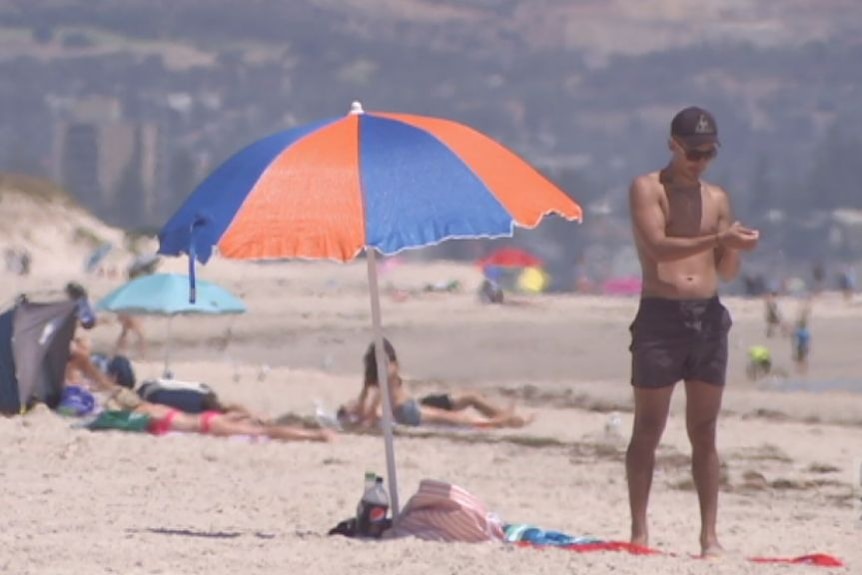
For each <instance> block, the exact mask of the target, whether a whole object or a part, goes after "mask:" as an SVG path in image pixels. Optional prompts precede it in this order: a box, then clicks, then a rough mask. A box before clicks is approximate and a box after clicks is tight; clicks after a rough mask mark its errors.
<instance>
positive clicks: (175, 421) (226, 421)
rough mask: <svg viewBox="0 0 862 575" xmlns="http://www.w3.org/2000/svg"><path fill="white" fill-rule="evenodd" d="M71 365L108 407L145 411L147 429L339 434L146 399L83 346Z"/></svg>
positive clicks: (323, 437) (300, 436) (306, 436)
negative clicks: (96, 362) (98, 363)
mask: <svg viewBox="0 0 862 575" xmlns="http://www.w3.org/2000/svg"><path fill="white" fill-rule="evenodd" d="M69 367H70V369H69V370H67V371H72V372H74V371H76V370H77V371H78V372H80V374H81V375H82V376H83V377H84V378H86V380H87V381H88V382H89V384H90V386H91V387H92V389H93V391H95V392H97V393H101V394H103V395H104V399H103V406H104V409H105V410H106V411H110V412H127V413H128V412H131V413H135V414H141V415H144V416H146V417H147V421H148V425H147V431H149V432H151V433H153V434H156V435H161V434H164V433H168V432H170V431H182V432H187V433H202V434H209V435H216V436H222V437H226V436H235V435H242V436H250V437H267V438H270V439H278V440H282V441H301V440H306V441H331V440H332V439H334V438H335V433H334V432H333V431H331V430H329V429H306V428H303V427H296V426H290V425H280V424H274V423H264V422H260V421H257V420H254V419H252V418H249V417H248V415H247V414H246V413H243V412H235V411H228V412H221V411H216V410H207V411H203V412H202V413H187V412H185V411H182V410H180V409H177V408H175V407H171V406H167V405H161V404H158V403H151V402H149V401H145V400H144V399H142V398H141V397H140V396H139V395H138V394H137V393H135V391H134V390H133V386H134V376H132V377H129V376H128V375H129V374H128V373H126V372H125V370H122V369H109V370H108V373H105V372H103V371H101V370H100V369H99V368H98V367H96V366H95V365H94V364H93V362H92V361H91V360H90V355H89V353H86V352H85V351H83V350H82V349H80V348H75V347H73V348H72V353H71V355H70V357H69ZM73 377H74V376H73ZM121 384H122V385H121Z"/></svg>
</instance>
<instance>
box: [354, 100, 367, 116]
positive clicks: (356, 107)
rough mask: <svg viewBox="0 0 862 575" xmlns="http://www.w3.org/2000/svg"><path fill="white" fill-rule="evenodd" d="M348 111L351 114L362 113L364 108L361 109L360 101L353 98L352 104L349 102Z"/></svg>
mask: <svg viewBox="0 0 862 575" xmlns="http://www.w3.org/2000/svg"><path fill="white" fill-rule="evenodd" d="M350 113H351V114H364V113H365V110H363V109H362V102H360V101H358V100H354V101H353V103H352V104H350Z"/></svg>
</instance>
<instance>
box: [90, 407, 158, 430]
mask: <svg viewBox="0 0 862 575" xmlns="http://www.w3.org/2000/svg"><path fill="white" fill-rule="evenodd" d="M151 421H152V417H150V416H149V415H147V414H146V413H138V412H135V411H113V410H108V411H103V412H102V413H100V414H99V415H98V416H97V417H96V419H94V420H93V421H91V422H90V423H88V424H87V429H89V430H90V431H104V430H109V429H118V430H120V431H136V432H142V431H149V429H150V423H151Z"/></svg>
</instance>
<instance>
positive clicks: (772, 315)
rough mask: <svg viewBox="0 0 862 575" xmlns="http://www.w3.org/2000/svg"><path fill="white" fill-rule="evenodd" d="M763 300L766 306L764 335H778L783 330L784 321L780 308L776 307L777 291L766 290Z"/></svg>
mask: <svg viewBox="0 0 862 575" xmlns="http://www.w3.org/2000/svg"><path fill="white" fill-rule="evenodd" d="M763 302H764V307H765V308H766V309H765V312H766V317H765V319H766V337H768V338H770V337H772V336H773V335H776V334H778V335H780V334H781V333H782V331H783V330H784V321H783V320H782V318H781V310H780V309H779V308H778V292H775V291H770V292H767V294H766V296H765V297H764V300H763Z"/></svg>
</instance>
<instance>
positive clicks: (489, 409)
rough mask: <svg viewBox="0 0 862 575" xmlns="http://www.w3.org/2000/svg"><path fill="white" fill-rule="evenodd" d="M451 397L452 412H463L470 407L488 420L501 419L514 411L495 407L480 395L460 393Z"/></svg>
mask: <svg viewBox="0 0 862 575" xmlns="http://www.w3.org/2000/svg"><path fill="white" fill-rule="evenodd" d="M451 397H452V411H461V410H463V409H467V408H468V407H472V408H473V409H475V410H476V411H478V412H479V413H481V414H482V415H484V416H485V417H488V418H494V417H499V416H501V415H504V414H507V413H510V412H511V411H513V410H512V409H503V408H501V407H498V406H496V405H494V404H493V403H491V402H490V401H488V400H487V399H485V398H484V397H482V396H481V395H479V394H478V393H459V394H457V395H453V396H451Z"/></svg>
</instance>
